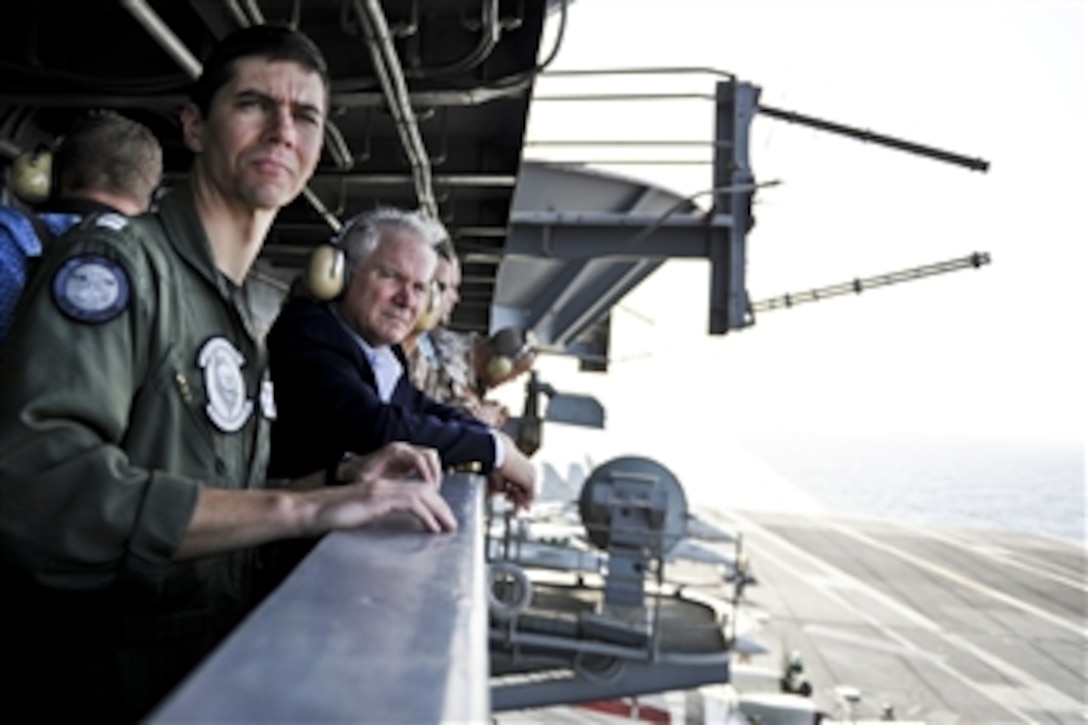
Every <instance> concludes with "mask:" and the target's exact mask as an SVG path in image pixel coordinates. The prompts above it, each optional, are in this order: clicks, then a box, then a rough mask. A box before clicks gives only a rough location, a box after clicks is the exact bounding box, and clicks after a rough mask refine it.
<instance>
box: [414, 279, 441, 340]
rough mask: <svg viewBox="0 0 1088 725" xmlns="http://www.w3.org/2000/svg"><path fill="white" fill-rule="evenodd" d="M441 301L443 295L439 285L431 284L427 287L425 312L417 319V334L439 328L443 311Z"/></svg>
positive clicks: (424, 304)
mask: <svg viewBox="0 0 1088 725" xmlns="http://www.w3.org/2000/svg"><path fill="white" fill-rule="evenodd" d="M441 300H442V295H441V294H440V293H439V291H438V284H437V283H435V282H431V284H430V285H428V286H427V299H426V300H425V301H424V303H423V310H422V311H421V312H420V313H419V317H417V318H416V327H415V331H416V332H427V331H428V330H433V329H434V328H435V327H437V326H438V318H439V316H440V311H441V305H440V304H439V302H441Z"/></svg>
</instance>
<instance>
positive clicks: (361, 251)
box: [336, 206, 445, 280]
mask: <svg viewBox="0 0 1088 725" xmlns="http://www.w3.org/2000/svg"><path fill="white" fill-rule="evenodd" d="M435 225H438V226H437V228H439V229H441V228H442V226H441V224H440V223H438V222H436V221H434V220H432V219H429V218H428V217H425V216H423V215H422V214H420V213H419V212H415V211H407V210H404V209H398V208H396V207H390V206H385V207H378V208H376V209H372V210H370V211H365V212H363V213H362V214H358V215H356V216H354V217H352V218H351V219H350V220H349V221H348V222H347V224H345V225H344V228H343V229H342V230H341V231H340V234H339V235H337V237H336V245H337V246H339V247H340V249H342V250H343V252H344V277H345V279H348V280H350V279H351V276H352V275H353V274H355V270H357V269H358V268H359V266H360V265H361V264H362V263H363V262H365V261H366V259H367V257H369V256H370V255H371V254H373V253H374V250H376V249H377V248H378V242H380V241H381V238H382V234H384V233H386V232H407V233H409V234H412V235H414V236H416V237H419V239H420V240H421V241H422V242H423V243H424V244H426V245H427V246H429V247H432V248H433V247H434V245H435V243H436V242H437V241H438V238H437V232H436V231H435V229H436V226H435ZM442 231H443V232H444V231H445V230H444V229H443V230H442Z"/></svg>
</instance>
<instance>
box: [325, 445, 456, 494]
mask: <svg viewBox="0 0 1088 725" xmlns="http://www.w3.org/2000/svg"><path fill="white" fill-rule="evenodd" d="M407 476H413V477H418V478H421V479H423V481H425V482H426V483H429V484H431V485H432V486H436V487H437V486H438V485H439V484H441V483H442V462H441V460H440V459H439V457H438V451H436V450H434V449H433V448H423V447H421V446H414V445H412V444H410V443H400V442H394V443H387V444H386V445H384V446H382V447H381V448H379V449H378V450H376V451H374V452H373V453H368V454H367V455H365V456H352V457H351V458H348V459H346V460H344V461H342V462H341V463H340V465H339V466H338V467H337V475H336V479H337V481H340V482H343V483H352V482H356V481H368V480H375V479H378V478H383V477H389V478H404V477H407Z"/></svg>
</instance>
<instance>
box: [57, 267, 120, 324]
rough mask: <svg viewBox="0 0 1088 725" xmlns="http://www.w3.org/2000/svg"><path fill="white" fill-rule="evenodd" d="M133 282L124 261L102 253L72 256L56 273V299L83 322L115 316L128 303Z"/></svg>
mask: <svg viewBox="0 0 1088 725" xmlns="http://www.w3.org/2000/svg"><path fill="white" fill-rule="evenodd" d="M130 287H131V285H130V284H129V281H128V275H127V274H126V273H125V270H124V269H123V268H122V267H121V265H119V264H117V262H114V261H113V260H112V259H107V258H106V257H103V256H102V255H100V254H83V255H80V256H78V257H72V258H71V259H69V260H68V261H67V262H65V263H64V264H63V265H62V266H61V268H60V269H58V270H57V273H56V275H54V277H53V300H54V301H55V302H56V303H57V307H59V308H60V311H61V312H63V313H64V314H66V315H67V316H68V317H71V318H72V319H73V320H78V321H79V322H94V323H98V322H106V321H107V320H112V319H113V318H114V317H117V315H119V314H121V312H122V311H123V310H124V309H125V307H126V306H127V305H128V298H129V289H130Z"/></svg>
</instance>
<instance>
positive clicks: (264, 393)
mask: <svg viewBox="0 0 1088 725" xmlns="http://www.w3.org/2000/svg"><path fill="white" fill-rule="evenodd" d="M261 414H262V415H264V417H265V418H267V419H268V420H275V419H276V396H275V393H274V391H273V388H272V381H271V380H265V381H263V382H262V383H261Z"/></svg>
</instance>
